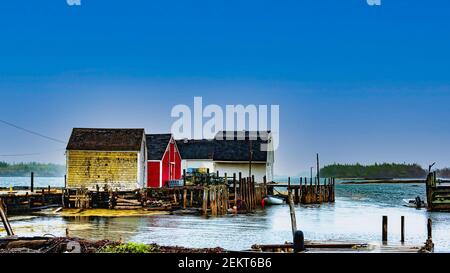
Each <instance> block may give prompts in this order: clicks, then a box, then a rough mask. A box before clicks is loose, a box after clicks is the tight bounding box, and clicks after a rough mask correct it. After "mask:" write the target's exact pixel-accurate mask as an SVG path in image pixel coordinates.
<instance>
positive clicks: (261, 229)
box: [12, 184, 450, 252]
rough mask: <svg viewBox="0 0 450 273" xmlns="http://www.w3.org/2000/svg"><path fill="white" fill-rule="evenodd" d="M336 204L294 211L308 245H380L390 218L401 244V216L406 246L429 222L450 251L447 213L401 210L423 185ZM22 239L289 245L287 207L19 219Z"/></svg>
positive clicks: (342, 189)
mask: <svg viewBox="0 0 450 273" xmlns="http://www.w3.org/2000/svg"><path fill="white" fill-rule="evenodd" d="M337 192H338V193H339V197H337V199H336V203H335V204H323V205H320V206H318V205H313V206H298V207H297V208H296V216H297V226H298V227H299V229H301V230H303V231H304V233H305V237H306V238H307V239H310V240H344V241H356V242H379V241H380V240H381V218H382V216H383V215H387V216H388V217H389V222H388V227H389V234H388V236H389V240H390V241H391V242H396V243H397V242H399V241H400V217H401V216H405V225H406V240H407V243H414V244H421V243H423V242H424V241H425V240H426V234H427V231H426V221H427V218H428V217H429V218H431V219H432V220H433V240H434V242H435V246H436V251H446V252H448V251H450V230H449V229H448V225H449V223H450V214H449V213H437V212H433V213H430V212H427V211H426V210H423V209H422V210H417V209H414V208H407V207H403V206H402V201H401V200H402V199H403V198H414V197H415V196H416V195H423V194H424V187H423V185H416V186H413V185H398V184H397V185H357V186H356V185H337ZM12 226H13V228H14V229H15V230H16V233H17V234H20V235H42V234H45V233H51V234H54V235H57V236H63V235H65V230H66V228H68V229H69V233H70V235H71V236H79V237H84V238H91V239H113V240H123V241H135V242H144V243H158V244H162V245H179V246H186V247H216V246H221V247H224V248H226V249H230V250H242V249H248V248H250V246H251V245H253V244H262V243H284V242H285V241H291V240H292V239H291V237H292V236H291V226H290V216H289V208H288V206H286V205H284V206H275V207H268V208H267V209H266V210H264V211H258V212H257V213H254V214H252V215H227V216H222V217H215V218H213V217H209V218H205V217H201V216H193V215H188V216H180V215H176V216H175V215H155V216H149V217H111V218H109V217H108V218H106V217H79V218H61V217H34V218H29V217H28V218H22V219H20V218H18V219H15V220H14V221H12Z"/></svg>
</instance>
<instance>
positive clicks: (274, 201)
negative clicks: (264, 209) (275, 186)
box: [264, 195, 284, 205]
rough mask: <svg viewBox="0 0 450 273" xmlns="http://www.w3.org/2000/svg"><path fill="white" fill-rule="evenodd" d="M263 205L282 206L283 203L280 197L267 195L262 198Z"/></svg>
mask: <svg viewBox="0 0 450 273" xmlns="http://www.w3.org/2000/svg"><path fill="white" fill-rule="evenodd" d="M264 203H265V204H266V205H282V204H283V203H284V199H283V198H281V197H277V196H273V195H269V196H266V198H264Z"/></svg>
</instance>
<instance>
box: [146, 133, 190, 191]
mask: <svg viewBox="0 0 450 273" xmlns="http://www.w3.org/2000/svg"><path fill="white" fill-rule="evenodd" d="M146 138H147V154H148V155H147V159H148V168H147V169H148V175H147V177H148V179H147V187H151V188H160V187H165V186H167V185H168V182H169V181H170V180H180V179H181V173H182V171H181V157H180V152H179V151H178V147H177V144H176V142H175V140H174V139H173V137H172V134H149V135H146Z"/></svg>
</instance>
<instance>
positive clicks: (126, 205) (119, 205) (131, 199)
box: [114, 194, 142, 209]
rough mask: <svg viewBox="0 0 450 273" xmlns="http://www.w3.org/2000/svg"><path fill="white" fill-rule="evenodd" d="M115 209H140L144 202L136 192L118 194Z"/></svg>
mask: <svg viewBox="0 0 450 273" xmlns="http://www.w3.org/2000/svg"><path fill="white" fill-rule="evenodd" d="M115 203H116V205H115V206H114V209H140V208H142V203H141V201H139V199H138V197H137V196H136V195H135V194H122V195H117V196H116V202H115Z"/></svg>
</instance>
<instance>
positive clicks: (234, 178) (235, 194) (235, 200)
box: [233, 173, 237, 206]
mask: <svg viewBox="0 0 450 273" xmlns="http://www.w3.org/2000/svg"><path fill="white" fill-rule="evenodd" d="M233 192H234V205H235V206H237V191H236V173H233Z"/></svg>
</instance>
